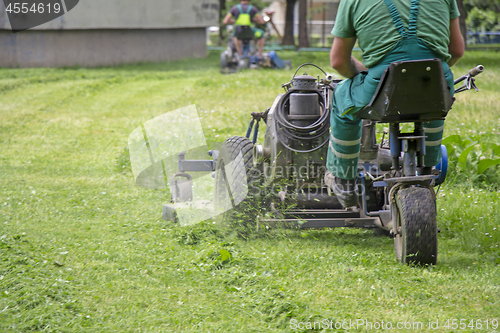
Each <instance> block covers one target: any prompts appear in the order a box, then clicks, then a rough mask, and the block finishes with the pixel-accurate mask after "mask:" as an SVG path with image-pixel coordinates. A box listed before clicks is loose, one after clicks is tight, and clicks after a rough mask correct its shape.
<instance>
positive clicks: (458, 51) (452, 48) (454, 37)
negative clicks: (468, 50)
mask: <svg viewBox="0 0 500 333" xmlns="http://www.w3.org/2000/svg"><path fill="white" fill-rule="evenodd" d="M464 49H465V43H464V38H463V37H462V34H461V33H460V24H459V21H458V17H456V18H454V19H451V20H450V44H449V45H448V52H449V53H450V54H451V59H450V60H448V65H449V66H450V67H451V66H453V65H455V64H456V63H457V61H458V60H459V59H460V58H461V57H462V56H463V55H464Z"/></svg>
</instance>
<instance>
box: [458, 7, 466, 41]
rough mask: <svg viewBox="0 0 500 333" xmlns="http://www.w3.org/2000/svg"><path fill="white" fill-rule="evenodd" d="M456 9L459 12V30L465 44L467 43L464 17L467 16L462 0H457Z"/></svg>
mask: <svg viewBox="0 0 500 333" xmlns="http://www.w3.org/2000/svg"><path fill="white" fill-rule="evenodd" d="M457 5H458V11H459V12H460V17H459V18H458V21H459V23H460V32H461V33H462V37H463V38H464V42H465V45H467V25H466V24H465V19H466V18H467V12H466V11H465V8H464V2H463V0H457Z"/></svg>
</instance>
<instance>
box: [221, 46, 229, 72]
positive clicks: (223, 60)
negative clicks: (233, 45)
mask: <svg viewBox="0 0 500 333" xmlns="http://www.w3.org/2000/svg"><path fill="white" fill-rule="evenodd" d="M228 53H229V51H228V50H225V51H224V52H222V53H221V54H220V68H221V69H222V70H224V69H226V68H228V67H229V61H228V59H229V54H228Z"/></svg>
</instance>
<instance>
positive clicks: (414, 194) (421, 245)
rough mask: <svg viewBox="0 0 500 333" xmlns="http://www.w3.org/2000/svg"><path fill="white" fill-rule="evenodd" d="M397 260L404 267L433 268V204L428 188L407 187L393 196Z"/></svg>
mask: <svg viewBox="0 0 500 333" xmlns="http://www.w3.org/2000/svg"><path fill="white" fill-rule="evenodd" d="M396 209H397V212H396V214H395V215H396V221H395V222H396V231H397V233H396V236H395V237H394V246H395V248H396V257H397V258H398V259H399V261H401V263H403V264H409V265H435V264H436V260H437V248H438V244H437V232H438V231H437V222H436V202H435V200H434V196H433V194H432V193H431V189H429V188H426V187H408V188H404V189H401V190H399V191H398V193H397V194H396Z"/></svg>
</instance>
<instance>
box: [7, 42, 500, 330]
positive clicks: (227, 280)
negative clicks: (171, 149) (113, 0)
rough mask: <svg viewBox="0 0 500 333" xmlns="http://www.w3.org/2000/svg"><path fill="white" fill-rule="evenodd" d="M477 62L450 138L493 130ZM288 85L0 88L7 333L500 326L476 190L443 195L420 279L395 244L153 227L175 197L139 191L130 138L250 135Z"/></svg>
mask: <svg viewBox="0 0 500 333" xmlns="http://www.w3.org/2000/svg"><path fill="white" fill-rule="evenodd" d="M292 56H293V59H292V60H293V62H294V65H298V64H300V63H302V62H306V61H309V62H314V63H317V64H319V65H321V66H322V67H323V68H325V69H327V68H329V67H328V66H327V64H328V57H327V55H326V54H325V53H312V54H295V53H291V52H290V53H285V54H284V55H283V58H284V59H288V57H292ZM475 58H480V59H481V60H483V64H484V65H485V66H486V68H487V70H488V69H489V68H492V69H491V72H488V73H486V72H485V73H484V74H482V75H484V78H485V79H484V81H479V78H478V85H479V87H480V89H481V91H480V93H478V94H476V93H472V92H469V93H464V94H463V95H458V96H457V102H456V104H455V106H454V109H453V112H450V118H449V119H448V121H447V126H446V131H449V132H447V133H448V134H451V133H453V130H454V129H460V130H461V131H465V132H466V131H469V130H470V131H476V132H477V133H479V132H488V131H490V130H491V133H493V132H495V130H498V128H499V127H500V125H498V126H497V125H495V120H496V121H498V119H499V118H500V117H499V116H500V114H499V109H498V105H497V104H496V103H495V96H498V93H497V92H496V91H497V90H498V89H497V88H498V83H497V82H498V80H497V78H498V77H499V76H500V68H498V65H496V66H495V61H496V59H498V56H496V57H495V56H494V55H491V54H489V53H480V52H477V53H474V54H472V55H470V56H469V57H466V58H465V59H464V60H463V61H462V62H461V63H460V66H462V67H457V69H463V70H462V71H458V72H459V73H462V72H465V71H466V70H468V69H470V68H471V67H473V66H475V65H476V64H477V63H476V59H475ZM497 63H498V62H497ZM304 71H306V70H304ZM304 71H301V72H300V73H302V72H304ZM327 71H328V70H327ZM329 72H332V70H331V69H330V70H329ZM300 73H299V74H300ZM292 74H293V70H291V71H266V70H262V71H247V72H243V73H239V74H235V75H222V74H220V73H219V70H218V54H217V53H211V54H210V55H209V57H208V59H196V60H184V61H179V62H173V63H165V64H143V65H135V66H122V67H116V68H100V69H78V68H76V69H14V70H5V69H4V70H0V96H1V98H0V124H1V125H0V142H2V147H1V149H0V179H1V185H0V189H1V190H0V217H1V218H0V225H1V228H0V253H1V258H2V259H1V261H0V331H13V332H16V331H29V330H45V331H53V332H65V331H67V332H76V331H89V332H94V331H103V332H104V331H105V332H110V331H172V332H182V331H185V332H204V331H244V332H251V331H255V332H261V331H283V330H285V331H286V330H290V329H289V326H288V322H289V320H290V318H294V319H297V320H299V321H313V320H322V319H331V320H339V321H342V320H344V319H347V320H349V319H358V318H362V319H366V320H371V321H379V322H380V320H384V321H394V322H396V321H402V320H405V321H408V320H411V321H422V322H425V323H426V322H427V321H428V320H436V319H439V320H440V321H441V320H445V319H447V318H456V317H458V316H462V317H464V316H465V317H466V318H470V319H487V318H493V317H495V316H496V317H497V318H498V313H500V311H499V310H500V306H499V300H498V295H499V292H500V290H499V288H500V287H499V286H500V277H499V276H500V274H499V269H498V261H497V254H498V251H495V245H497V244H498V229H500V228H498V227H497V229H496V230H493V228H494V227H495V225H498V224H500V223H498V217H497V216H498V214H497V210H498V208H496V207H498V192H494V191H491V190H487V189H483V188H481V191H482V192H480V191H479V189H478V188H477V187H476V185H475V184H473V183H471V184H468V183H465V184H458V185H453V186H445V187H444V188H443V189H441V191H442V192H441V194H445V195H444V196H441V197H439V200H438V210H439V215H438V216H439V221H438V223H439V225H440V227H441V228H442V233H441V234H440V246H439V259H438V265H437V266H435V267H430V268H425V269H421V268H419V269H415V268H411V267H405V266H401V265H399V264H398V263H397V262H396V260H395V258H394V253H393V252H394V250H393V244H392V241H391V240H390V239H386V238H378V237H375V236H373V234H372V233H371V232H368V231H359V230H319V231H276V232H270V233H269V234H265V235H256V236H255V237H250V239H249V240H247V241H243V240H241V239H239V238H237V237H232V236H227V235H225V234H224V233H223V232H221V231H220V230H219V228H218V226H217V225H214V224H211V223H210V221H209V222H207V223H202V224H199V225H195V226H191V227H185V228H180V227H177V226H175V225H174V224H172V223H171V222H166V221H162V220H161V219H160V217H161V205H162V203H164V202H167V201H168V199H169V194H168V191H151V190H144V189H141V188H138V187H137V186H135V184H134V181H133V176H132V174H131V172H130V166H129V164H127V159H126V157H127V155H126V153H125V152H124V149H125V147H126V144H127V137H128V134H129V133H130V132H131V131H132V130H133V129H134V128H136V127H137V126H140V124H141V123H143V122H145V121H147V120H149V119H151V118H153V117H155V116H158V115H161V114H163V113H165V112H168V111H171V110H174V109H176V108H178V107H183V106H186V105H189V104H195V105H196V106H197V109H198V111H199V115H200V118H201V120H202V125H203V128H204V131H205V135H206V136H207V140H208V141H209V142H216V141H222V140H223V139H225V138H226V137H227V136H229V135H243V134H244V132H245V130H246V126H247V124H248V120H249V117H248V115H249V113H250V112H252V111H263V110H265V109H266V108H267V107H269V106H270V105H271V104H272V102H273V101H274V98H275V97H276V95H277V94H278V93H281V92H282V90H281V89H280V88H279V87H280V85H281V83H284V82H287V81H289V80H290V78H291V75H292ZM314 74H319V73H314ZM481 79H482V78H481ZM462 97H463V98H464V100H465V101H464V102H462ZM485 100H487V101H489V102H488V103H485ZM485 106H487V107H485ZM475 110H479V111H482V112H481V117H479V116H475V113H474V112H478V111H475ZM460 115H462V116H460ZM475 117H477V119H478V120H479V121H480V122H481V123H479V124H478V123H476V122H475V120H476V119H475ZM483 119H485V120H486V121H485V122H483ZM462 123H464V125H461V124H462ZM494 129H495V130H494ZM263 131H264V130H263V129H262V130H261V134H262V132H263ZM471 133H472V132H471ZM488 133H489V132H488ZM477 135H480V134H477ZM481 135H483V134H481ZM484 135H486V134H484ZM261 136H262V135H261ZM488 139H489V140H490V139H491V140H497V139H498V136H495V135H493V134H492V135H490V136H489V137H488ZM471 189H472V190H473V193H474V194H473V195H470V192H471ZM452 193H453V195H452ZM468 196H471V197H470V198H469V197H468ZM481 220H483V221H484V222H482V221H481ZM475 223H478V225H480V227H478V226H475ZM479 223H481V224H479ZM474 227H475V228H476V229H475V230H477V233H474V232H472V233H471V232H470V229H471V228H474ZM487 232H488V233H489V235H484V233H487ZM495 232H496V233H495ZM483 236H485V237H483ZM489 236H492V237H489ZM495 237H496V238H495ZM486 238H487V239H486ZM495 242H496V243H495ZM477 245H481V246H480V247H478V246H477ZM485 248H488V250H484V249H485ZM221 249H225V250H227V251H229V252H230V253H231V258H230V259H229V260H225V261H221V259H220V253H221Z"/></svg>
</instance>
